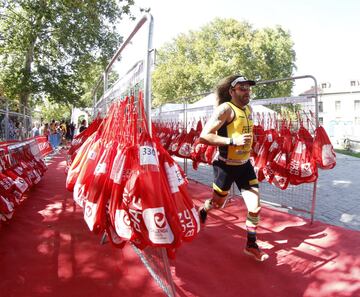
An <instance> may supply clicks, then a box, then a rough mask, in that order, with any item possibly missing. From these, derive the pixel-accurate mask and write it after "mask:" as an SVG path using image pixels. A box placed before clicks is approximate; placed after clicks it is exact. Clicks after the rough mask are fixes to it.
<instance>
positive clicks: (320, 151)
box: [312, 126, 336, 169]
mask: <svg viewBox="0 0 360 297" xmlns="http://www.w3.org/2000/svg"><path fill="white" fill-rule="evenodd" d="M312 158H313V159H314V161H315V162H316V164H317V166H318V167H319V168H321V169H332V168H334V167H335V165H336V154H335V151H334V147H333V145H332V144H331V141H330V139H329V136H328V135H327V133H326V131H325V129H324V128H323V127H322V126H319V127H317V128H316V129H315V138H314V144H313V151H312Z"/></svg>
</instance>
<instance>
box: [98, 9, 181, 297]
mask: <svg viewBox="0 0 360 297" xmlns="http://www.w3.org/2000/svg"><path fill="white" fill-rule="evenodd" d="M146 23H147V24H148V27H147V30H148V35H147V44H146V49H145V50H146V55H145V57H144V63H143V64H142V63H141V61H140V62H137V63H136V64H135V65H134V66H133V67H132V68H131V69H130V70H129V71H128V73H127V74H126V75H125V76H124V77H126V76H127V75H128V74H129V73H130V76H131V75H134V73H135V75H136V76H139V73H141V72H143V75H144V77H143V79H144V106H145V113H146V115H147V125H148V131H149V133H150V135H151V133H152V131H151V54H152V52H153V48H152V39H153V23H154V19H153V17H152V15H151V14H146V15H144V16H143V17H142V18H141V19H140V21H139V22H138V23H137V24H136V26H135V28H134V29H133V31H132V32H131V33H130V34H129V36H128V37H127V38H126V39H125V41H124V43H123V44H122V45H121V46H120V48H119V49H118V50H117V51H116V53H115V54H114V56H113V57H112V59H111V60H110V62H109V64H108V65H107V66H106V68H105V70H104V72H103V74H102V75H101V76H100V77H99V79H98V81H97V83H96V85H95V87H94V89H93V93H92V96H93V116H95V115H96V109H97V108H98V107H99V106H100V104H101V103H103V101H104V103H105V108H106V111H107V109H108V104H109V103H110V102H108V99H109V98H110V97H111V96H112V95H114V94H116V93H117V88H119V85H118V84H117V82H116V83H115V84H114V86H112V87H111V88H110V89H109V87H108V75H109V72H110V70H111V67H112V65H113V64H114V63H115V62H116V61H117V59H118V57H119V56H120V55H121V53H122V52H123V51H124V49H125V48H126V47H127V45H128V44H130V42H131V40H132V39H133V37H134V36H135V35H136V33H137V32H138V31H139V30H140V28H141V27H142V26H143V25H144V24H146ZM124 77H122V78H120V79H119V80H118V82H119V81H120V80H121V79H123V78H124ZM127 78H128V77H127ZM132 79H133V76H131V77H130V81H132ZM127 81H128V80H127ZM101 83H102V86H103V91H104V93H103V95H102V97H101V98H100V99H99V100H97V95H96V93H97V90H98V89H99V87H100V86H101ZM131 87H135V86H131ZM120 91H121V90H120ZM118 95H121V94H118ZM104 242H105V237H104V236H103V237H102V239H101V243H104ZM131 246H132V247H133V249H134V251H135V252H136V253H137V254H138V256H139V257H140V259H141V261H142V262H143V264H144V265H145V267H146V268H147V269H148V271H149V273H150V275H151V276H152V277H153V278H154V280H155V281H156V283H157V284H158V285H159V286H160V288H161V289H162V290H163V291H164V292H165V294H166V295H167V296H171V297H173V296H175V286H174V282H173V279H172V275H171V271H170V266H169V261H168V257H167V254H166V250H165V249H164V248H156V251H157V252H158V254H159V255H160V258H161V260H162V263H163V265H164V270H165V271H164V273H165V276H166V277H167V281H168V282H169V284H168V286H166V285H164V283H163V281H162V279H161V278H160V277H159V276H158V275H157V274H156V272H154V269H152V267H151V265H150V261H148V259H147V256H146V251H145V250H144V251H140V250H139V249H137V248H136V247H135V246H134V245H131Z"/></svg>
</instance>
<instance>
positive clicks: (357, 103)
mask: <svg viewBox="0 0 360 297" xmlns="http://www.w3.org/2000/svg"><path fill="white" fill-rule="evenodd" d="M354 110H360V100H355V101H354Z"/></svg>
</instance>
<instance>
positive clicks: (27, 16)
mask: <svg viewBox="0 0 360 297" xmlns="http://www.w3.org/2000/svg"><path fill="white" fill-rule="evenodd" d="M119 2H120V4H119ZM133 4H134V1H133V0H123V1H116V0H107V1H93V0H90V1H69V0H57V1H45V0H0V7H3V8H2V9H1V11H0V12H1V14H0V67H1V72H0V90H2V92H3V94H4V95H5V96H7V97H9V98H14V99H18V100H20V101H21V103H23V104H25V105H27V106H28V105H29V98H30V95H33V96H32V100H35V101H36V100H37V99H39V98H42V94H46V95H47V97H48V98H49V100H50V101H52V102H57V103H59V104H60V103H64V104H72V105H74V106H84V105H86V104H88V103H89V101H90V102H91V99H90V95H89V92H90V89H91V87H92V86H93V85H94V83H95V80H96V79H97V78H98V76H99V75H100V73H101V70H102V69H103V68H104V67H105V65H106V63H107V61H108V60H109V59H110V58H111V57H112V55H113V53H114V51H115V50H116V49H117V47H118V46H119V44H120V43H121V40H122V38H121V37H120V36H119V34H118V33H117V30H116V25H117V24H118V23H119V22H120V21H121V19H122V17H123V16H124V15H130V17H131V13H130V7H131V6H132V5H133Z"/></svg>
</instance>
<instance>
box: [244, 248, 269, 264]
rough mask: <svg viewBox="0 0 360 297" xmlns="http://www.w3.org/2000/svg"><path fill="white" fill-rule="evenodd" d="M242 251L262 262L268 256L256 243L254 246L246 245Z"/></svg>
mask: <svg viewBox="0 0 360 297" xmlns="http://www.w3.org/2000/svg"><path fill="white" fill-rule="evenodd" d="M244 253H245V254H246V255H248V256H251V257H253V258H254V259H255V260H256V261H259V262H263V261H265V260H267V259H268V258H269V255H268V254H267V253H265V252H263V251H262V250H261V249H260V248H259V247H258V245H257V244H256V243H255V245H254V246H246V247H245V249H244Z"/></svg>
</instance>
